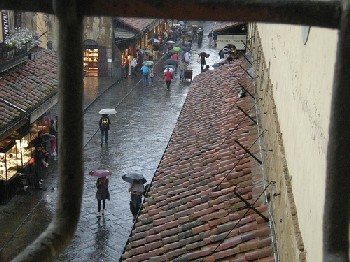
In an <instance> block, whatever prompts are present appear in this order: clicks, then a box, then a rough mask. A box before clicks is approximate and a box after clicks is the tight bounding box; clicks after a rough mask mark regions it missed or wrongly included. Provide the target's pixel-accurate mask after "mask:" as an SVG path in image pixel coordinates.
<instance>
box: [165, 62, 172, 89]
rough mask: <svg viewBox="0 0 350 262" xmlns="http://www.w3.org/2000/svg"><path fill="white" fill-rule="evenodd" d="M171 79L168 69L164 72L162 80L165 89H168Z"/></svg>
mask: <svg viewBox="0 0 350 262" xmlns="http://www.w3.org/2000/svg"><path fill="white" fill-rule="evenodd" d="M171 77H172V74H171V72H170V69H169V67H168V68H167V70H166V71H165V72H164V79H165V84H166V87H167V88H169V87H170V84H171Z"/></svg>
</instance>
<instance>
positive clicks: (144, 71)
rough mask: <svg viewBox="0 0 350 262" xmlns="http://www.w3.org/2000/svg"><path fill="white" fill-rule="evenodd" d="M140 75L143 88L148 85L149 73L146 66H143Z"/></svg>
mask: <svg viewBox="0 0 350 262" xmlns="http://www.w3.org/2000/svg"><path fill="white" fill-rule="evenodd" d="M141 73H142V82H143V86H147V85H148V73H149V68H148V66H147V65H143V66H142V67H141Z"/></svg>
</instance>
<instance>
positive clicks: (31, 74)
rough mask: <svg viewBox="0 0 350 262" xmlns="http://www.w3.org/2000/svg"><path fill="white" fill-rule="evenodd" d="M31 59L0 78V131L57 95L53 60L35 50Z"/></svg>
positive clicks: (50, 54) (45, 52)
mask: <svg viewBox="0 0 350 262" xmlns="http://www.w3.org/2000/svg"><path fill="white" fill-rule="evenodd" d="M39 50H40V51H38V52H36V53H34V54H33V55H32V57H33V59H32V60H28V61H27V62H25V63H22V64H20V65H17V66H16V67H13V68H11V69H9V70H7V71H5V72H4V73H2V74H1V75H0V129H1V128H3V127H4V126H6V125H7V124H8V123H10V122H11V121H13V120H16V118H20V117H21V115H23V114H25V113H26V112H28V111H29V110H31V109H33V108H35V107H36V106H37V105H38V103H40V102H41V101H42V100H43V99H45V98H47V97H48V96H49V95H52V94H53V92H57V86H58V74H57V57H56V54H55V53H54V52H53V51H50V50H46V49H39Z"/></svg>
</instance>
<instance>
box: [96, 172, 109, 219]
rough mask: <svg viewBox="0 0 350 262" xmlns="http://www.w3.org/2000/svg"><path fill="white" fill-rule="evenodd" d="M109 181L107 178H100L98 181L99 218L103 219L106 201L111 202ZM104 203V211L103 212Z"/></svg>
mask: <svg viewBox="0 0 350 262" xmlns="http://www.w3.org/2000/svg"><path fill="white" fill-rule="evenodd" d="M108 183H109V180H108V178H106V177H99V178H98V179H97V181H96V187H97V192H96V199H97V217H101V214H102V215H103V214H104V211H105V208H106V199H108V200H110V195H109V190H108ZM101 202H102V210H101Z"/></svg>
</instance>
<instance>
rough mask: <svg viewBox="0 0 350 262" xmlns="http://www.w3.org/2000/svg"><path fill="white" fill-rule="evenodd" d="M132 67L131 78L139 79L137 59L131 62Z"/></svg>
mask: <svg viewBox="0 0 350 262" xmlns="http://www.w3.org/2000/svg"><path fill="white" fill-rule="evenodd" d="M130 65H131V76H132V77H137V75H136V66H137V60H136V58H135V57H134V58H133V59H132V60H131V63H130Z"/></svg>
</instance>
